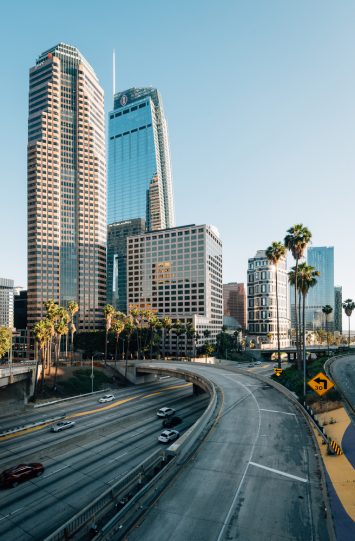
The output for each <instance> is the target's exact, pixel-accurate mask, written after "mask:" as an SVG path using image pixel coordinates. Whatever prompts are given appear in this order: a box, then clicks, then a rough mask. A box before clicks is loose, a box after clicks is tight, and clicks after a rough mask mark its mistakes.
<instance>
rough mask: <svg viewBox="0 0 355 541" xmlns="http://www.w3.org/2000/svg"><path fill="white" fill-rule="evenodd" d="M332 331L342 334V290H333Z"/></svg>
mask: <svg viewBox="0 0 355 541" xmlns="http://www.w3.org/2000/svg"><path fill="white" fill-rule="evenodd" d="M334 331H338V332H340V333H342V332H343V288H342V287H341V286H335V288H334Z"/></svg>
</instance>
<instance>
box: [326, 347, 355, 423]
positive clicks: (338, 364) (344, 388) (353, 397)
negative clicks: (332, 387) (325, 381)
mask: <svg viewBox="0 0 355 541" xmlns="http://www.w3.org/2000/svg"><path fill="white" fill-rule="evenodd" d="M330 370H331V374H332V376H333V378H334V381H335V383H337V384H338V386H339V387H340V390H341V392H342V393H343V394H344V395H345V397H346V399H347V400H348V402H349V403H350V404H351V406H352V408H353V412H352V413H354V410H355V355H348V356H346V357H340V358H339V359H335V360H334V361H333V362H332V364H331V368H330Z"/></svg>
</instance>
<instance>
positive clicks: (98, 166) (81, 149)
mask: <svg viewBox="0 0 355 541" xmlns="http://www.w3.org/2000/svg"><path fill="white" fill-rule="evenodd" d="M29 79H30V81H29V119H28V324H29V326H30V327H31V326H33V324H34V323H35V322H36V321H38V320H39V319H40V318H41V317H42V316H43V310H44V308H43V303H44V302H45V301H47V300H48V299H54V300H55V301H56V302H58V303H59V304H61V305H62V306H66V304H67V303H68V301H70V300H76V301H77V302H78V304H79V312H78V315H77V328H78V329H80V330H90V329H97V328H99V327H100V326H101V325H102V323H103V315H102V309H103V306H104V305H105V301H106V161H105V127H104V94H103V90H102V88H101V86H100V84H99V81H98V79H97V77H96V75H95V72H94V70H93V69H92V67H91V66H90V64H89V63H88V62H87V61H86V60H85V58H84V57H83V56H82V54H81V53H80V52H79V51H78V49H76V48H75V47H73V46H71V45H66V44H64V43H59V44H58V45H56V46H55V47H52V48H51V49H48V50H47V51H45V52H44V53H42V54H41V55H40V56H39V58H38V59H37V61H36V64H35V66H33V67H32V68H31V69H30V77H29Z"/></svg>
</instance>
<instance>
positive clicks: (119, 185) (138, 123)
mask: <svg viewBox="0 0 355 541" xmlns="http://www.w3.org/2000/svg"><path fill="white" fill-rule="evenodd" d="M107 196H108V206H107V212H108V223H109V224H112V223H115V222H120V221H123V220H132V219H135V218H141V219H144V220H145V221H146V227H147V230H157V229H165V228H169V227H174V225H175V216H174V202H173V191H172V176H171V165H170V152H169V144H168V131H167V124H166V120H165V116H164V111H163V105H162V100H161V96H160V94H159V92H158V91H157V90H156V89H154V88H130V89H129V90H126V91H124V92H119V93H117V94H115V96H114V109H113V111H111V112H110V114H109V148H108V191H107Z"/></svg>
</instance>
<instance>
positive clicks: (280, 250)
mask: <svg viewBox="0 0 355 541" xmlns="http://www.w3.org/2000/svg"><path fill="white" fill-rule="evenodd" d="M266 257H267V258H268V261H269V262H270V263H271V264H272V265H274V267H275V285H276V333H277V365H278V367H279V368H281V350H280V318H279V295H278V265H279V262H280V261H281V260H285V258H286V247H285V246H284V245H283V244H281V242H272V243H271V245H270V246H269V247H268V248H267V249H266Z"/></svg>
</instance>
